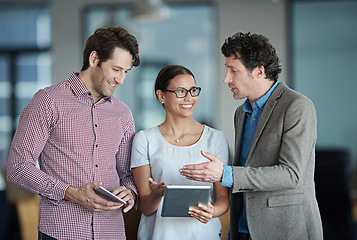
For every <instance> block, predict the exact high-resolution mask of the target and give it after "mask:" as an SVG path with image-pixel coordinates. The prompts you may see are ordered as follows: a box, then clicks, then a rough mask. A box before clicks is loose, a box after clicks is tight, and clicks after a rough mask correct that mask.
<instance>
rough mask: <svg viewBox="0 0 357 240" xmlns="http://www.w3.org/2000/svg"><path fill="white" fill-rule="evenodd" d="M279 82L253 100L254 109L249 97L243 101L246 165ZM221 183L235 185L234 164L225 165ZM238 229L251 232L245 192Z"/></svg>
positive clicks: (242, 152) (242, 151) (243, 156)
mask: <svg viewBox="0 0 357 240" xmlns="http://www.w3.org/2000/svg"><path fill="white" fill-rule="evenodd" d="M278 84H279V81H276V82H275V84H274V85H273V86H272V87H271V88H270V89H269V91H268V92H267V93H266V94H264V95H263V96H262V97H261V98H259V99H258V100H257V101H255V102H253V108H254V110H253V109H252V107H251V105H250V102H249V100H248V99H247V100H245V102H244V103H243V106H242V108H243V110H244V111H245V113H246V118H245V121H244V126H243V133H242V141H241V145H240V156H239V161H240V163H241V164H242V166H245V163H246V161H247V158H248V154H249V151H250V147H251V145H252V142H253V138H254V134H255V131H256V129H257V126H258V123H259V119H260V116H261V114H262V112H263V108H264V105H265V103H266V102H267V100H268V98H269V97H270V95H271V93H272V92H273V91H274V89H275V88H276V86H278ZM221 185H222V186H225V187H232V186H233V168H232V166H227V165H224V169H223V176H222V184H221ZM238 229H239V232H242V233H249V230H248V224H247V215H246V209H245V193H243V209H242V214H241V215H240V217H239V220H238Z"/></svg>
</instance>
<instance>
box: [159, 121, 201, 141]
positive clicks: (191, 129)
mask: <svg viewBox="0 0 357 240" xmlns="http://www.w3.org/2000/svg"><path fill="white" fill-rule="evenodd" d="M159 127H161V129H162V130H163V131H164V132H165V133H166V134H167V136H169V137H170V138H171V139H172V140H174V141H175V142H177V143H178V142H180V141H181V140H182V139H184V137H186V136H187V135H188V134H189V133H190V132H191V131H192V130H193V128H194V127H195V124H193V127H192V128H191V130H190V131H188V132H187V133H186V134H185V135H184V136H183V137H182V138H181V139H175V138H173V137H171V136H170V135H169V134H168V133H167V132H166V131H165V129H164V128H163V127H162V125H161V124H160V125H159Z"/></svg>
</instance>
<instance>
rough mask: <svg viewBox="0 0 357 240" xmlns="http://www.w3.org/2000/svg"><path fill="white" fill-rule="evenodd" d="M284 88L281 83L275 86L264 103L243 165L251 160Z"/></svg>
mask: <svg viewBox="0 0 357 240" xmlns="http://www.w3.org/2000/svg"><path fill="white" fill-rule="evenodd" d="M286 88H287V86H286V84H285V83H283V82H281V83H279V85H278V86H276V88H275V89H274V91H273V92H272V93H271V95H270V97H269V98H268V100H267V102H266V103H265V105H264V108H263V112H262V115H261V116H260V120H259V123H258V126H257V130H256V131H255V134H254V138H253V142H252V145H251V147H250V151H249V154H248V159H247V162H246V164H245V165H246V166H247V164H248V163H249V161H250V159H251V156H252V153H253V152H254V149H255V147H256V145H257V142H258V140H259V138H260V136H261V135H262V133H263V131H264V129H265V126H266V125H267V124H268V122H269V119H270V116H271V114H272V113H273V111H274V108H275V106H276V105H277V104H278V99H279V98H280V96H281V94H282V93H283V92H284V91H285V89H286Z"/></svg>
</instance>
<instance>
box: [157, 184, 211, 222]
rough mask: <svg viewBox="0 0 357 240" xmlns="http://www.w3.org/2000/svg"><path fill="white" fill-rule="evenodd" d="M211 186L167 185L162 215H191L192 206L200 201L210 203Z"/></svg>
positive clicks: (195, 205)
mask: <svg viewBox="0 0 357 240" xmlns="http://www.w3.org/2000/svg"><path fill="white" fill-rule="evenodd" d="M210 190H211V186H179V185H174V186H166V189H165V194H164V202H163V205H162V212H161V216H162V217H191V215H189V214H188V209H189V208H190V207H197V205H198V204H199V203H204V204H208V201H209V199H210Z"/></svg>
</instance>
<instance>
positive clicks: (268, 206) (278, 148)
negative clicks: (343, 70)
mask: <svg viewBox="0 0 357 240" xmlns="http://www.w3.org/2000/svg"><path fill="white" fill-rule="evenodd" d="M244 119H245V112H244V111H243V109H242V106H240V107H238V108H237V110H236V113H235V117H234V125H235V136H236V139H235V156H234V158H233V162H232V165H233V178H234V183H233V187H232V196H231V226H230V231H231V239H239V238H238V219H239V216H240V214H241V210H242V204H243V194H242V192H245V193H246V210H247V221H248V228H249V232H250V234H251V238H252V239H253V240H292V239H297V240H321V239H323V235H322V224H321V217H320V212H319V209H318V205H317V201H316V197H315V183H314V168H315V142H316V136H317V129H316V122H317V120H316V111H315V108H314V105H313V103H312V102H311V101H310V100H309V99H308V98H307V97H305V96H303V95H302V94H300V93H298V92H296V91H293V90H292V89H290V88H288V87H287V86H286V85H285V84H284V83H280V84H279V85H278V86H277V87H276V88H275V89H274V91H273V92H272V94H271V96H270V97H269V99H268V101H267V102H266V104H265V106H264V109H263V112H262V115H261V118H260V120H259V123H258V127H257V130H256V132H255V135H254V138H253V142H252V145H251V149H250V152H249V155H248V159H247V162H246V165H245V166H244V167H243V166H241V164H240V161H239V155H240V144H241V135H242V130H243V123H244Z"/></svg>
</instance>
